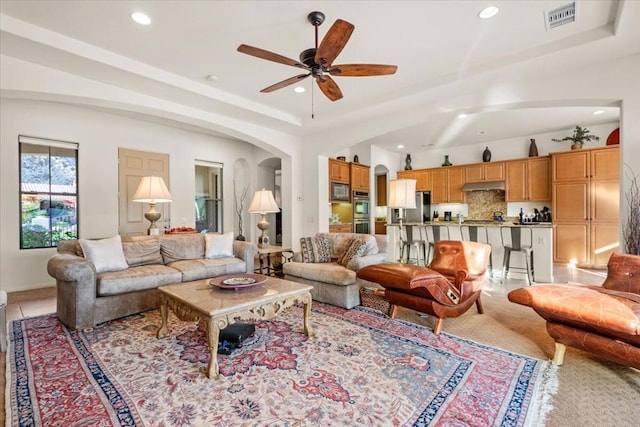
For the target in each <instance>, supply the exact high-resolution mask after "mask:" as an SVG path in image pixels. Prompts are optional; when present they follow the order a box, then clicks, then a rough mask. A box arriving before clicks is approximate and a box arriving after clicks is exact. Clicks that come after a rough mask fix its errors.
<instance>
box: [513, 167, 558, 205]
mask: <svg viewBox="0 0 640 427" xmlns="http://www.w3.org/2000/svg"><path fill="white" fill-rule="evenodd" d="M550 162H551V160H550V158H549V157H535V158H529V159H520V160H510V161H506V162H504V163H505V177H506V179H505V183H506V192H505V201H507V202H532V201H548V200H551V185H550V176H549V172H550Z"/></svg>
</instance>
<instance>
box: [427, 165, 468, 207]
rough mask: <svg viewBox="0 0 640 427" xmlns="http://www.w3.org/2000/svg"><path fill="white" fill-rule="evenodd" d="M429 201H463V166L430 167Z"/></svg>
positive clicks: (435, 202) (434, 202)
mask: <svg viewBox="0 0 640 427" xmlns="http://www.w3.org/2000/svg"><path fill="white" fill-rule="evenodd" d="M429 172H430V174H431V203H433V204H437V203H464V201H465V193H464V191H462V186H463V185H464V168H463V167H451V166H450V167H443V168H437V169H430V170H429Z"/></svg>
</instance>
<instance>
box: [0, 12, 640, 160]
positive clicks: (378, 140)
mask: <svg viewBox="0 0 640 427" xmlns="http://www.w3.org/2000/svg"><path fill="white" fill-rule="evenodd" d="M630 1H632V0H627V2H626V3H627V4H626V5H625V1H612V0H589V1H579V2H578V5H577V6H578V9H577V17H578V19H577V21H576V22H574V23H571V24H568V25H564V26H562V27H559V28H557V29H554V30H552V31H547V30H546V28H545V21H544V12H545V11H547V10H550V9H553V8H556V7H559V6H562V5H564V4H566V3H567V1H555V0H553V1H545V0H537V1H533V0H532V1H527V0H522V1H513V0H512V1H484V0H478V1H470V0H466V1H456V0H450V1H313V2H311V1H168V0H164V1H125V0H121V1H75V0H74V1H55V0H48V1H25V0H21V1H10V0H3V1H2V2H0V13H2V18H3V20H2V33H1V35H2V39H1V42H2V44H1V48H2V53H3V54H5V55H8V56H14V57H18V58H21V59H24V60H28V61H31V62H36V63H41V64H44V65H47V66H50V67H54V68H58V69H62V70H65V71H68V72H72V73H74V74H80V75H84V76H88V77H91V78H94V79H97V80H101V81H105V82H108V83H111V84H116V85H119V86H121V87H125V88H129V89H134V90H136V91H139V92H146V93H151V94H153V95H154V96H158V97H163V98H166V99H170V100H174V101H178V102H181V103H182V104H185V105H190V106H195V107H198V108H203V109H207V110H211V111H216V112H220V113H221V114H228V115H232V116H235V117H242V118H245V119H248V120H251V121H252V122H255V123H258V124H266V125H268V126H272V127H274V128H278V129H281V130H285V131H290V132H293V133H299V134H300V133H302V132H305V131H309V130H322V129H325V130H326V129H331V128H332V126H336V125H337V124H339V123H342V122H343V121H344V120H346V119H345V118H348V117H355V116H357V114H358V113H359V112H362V111H366V110H367V109H368V108H370V107H371V106H383V105H384V106H388V108H392V105H393V103H394V102H396V101H398V100H401V99H405V98H407V97H410V96H412V95H415V94H419V93H421V92H425V91H430V90H433V89H434V88H438V87H440V86H443V85H446V84H447V83H450V82H452V81H455V80H456V79H457V78H460V77H469V76H474V75H481V74H482V73H485V72H487V71H490V70H493V69H497V68H499V67H505V66H508V65H512V64H516V63H522V62H524V61H527V60H530V59H532V58H536V57H540V56H543V55H547V54H549V53H551V52H557V51H559V50H561V49H566V48H568V47H572V46H578V45H581V44H585V43H593V44H594V46H596V45H597V43H594V41H597V40H599V39H602V38H605V37H610V36H611V35H612V34H613V33H614V30H615V29H616V23H617V21H618V20H619V19H620V16H621V14H622V13H633V14H635V13H636V12H637V8H635V9H634V8H633V7H629V6H630V5H629V4H628V3H629V2H630ZM489 4H494V5H497V6H499V8H500V13H499V14H498V15H497V16H496V17H494V18H492V19H489V20H481V19H479V18H478V17H477V14H478V12H479V11H480V10H481V9H482V8H483V7H484V6H486V5H489ZM314 10H320V11H322V12H324V13H325V14H326V21H325V23H324V24H323V25H322V26H320V29H319V37H320V39H322V37H323V36H324V34H325V33H326V31H327V30H328V28H329V27H330V25H331V24H332V23H333V22H334V21H335V20H336V19H338V18H340V19H344V20H346V21H349V22H351V23H352V24H354V25H355V31H354V32H353V34H352V36H351V38H350V40H349V42H348V43H347V45H346V47H345V49H344V50H343V51H342V52H341V54H340V55H339V56H338V58H337V59H336V60H335V61H334V63H335V64H340V63H381V64H396V65H398V72H397V73H396V74H395V75H391V76H382V77H358V78H354V77H351V78H350V77H336V78H335V80H336V82H337V83H338V85H339V86H340V88H341V89H342V92H343V94H344V98H343V99H341V100H339V101H337V102H330V101H329V100H327V99H326V98H325V97H324V96H323V95H322V93H321V92H320V91H319V90H318V89H317V88H315V89H313V90H312V83H313V82H314V81H313V79H311V78H308V79H306V80H304V83H303V86H304V87H305V88H306V89H307V91H306V92H305V93H303V94H297V93H294V92H293V87H294V86H290V87H287V88H284V89H281V90H278V91H276V92H273V93H269V94H263V93H260V92H259V91H260V90H261V89H262V88H264V87H267V86H269V85H271V84H274V83H276V82H279V81H281V80H284V79H286V78H288V77H292V76H294V75H296V74H300V70H298V69H296V68H294V67H289V66H286V65H282V64H277V63H273V62H268V61H264V60H261V59H258V58H255V57H251V56H247V55H244V54H241V53H238V52H237V51H236V48H237V47H238V45H240V44H248V45H252V46H256V47H260V48H262V49H266V50H270V51H273V52H276V53H279V54H281V55H283V56H286V57H289V58H292V59H296V60H297V59H298V55H299V53H300V52H301V51H302V50H304V49H308V48H310V47H313V44H314V30H313V27H312V26H311V25H310V24H309V23H308V21H307V14H308V13H309V12H311V11H314ZM133 11H144V12H145V13H146V14H148V15H149V16H150V17H151V19H152V24H151V25H150V26H147V27H144V26H140V25H138V24H136V23H134V22H133V21H131V20H130V18H129V14H130V13H131V12H133ZM633 20H634V21H635V23H636V25H640V17H639V16H634V17H633ZM28 24H33V25H34V26H36V27H33V26H31V25H28ZM38 27H39V28H38ZM41 29H46V30H50V31H53V32H55V33H58V34H52V33H41V32H40V30H41ZM57 35H64V36H67V37H69V38H71V39H68V38H64V37H62V38H60V37H57ZM77 42H82V43H86V44H88V45H90V46H86V45H84V44H82V43H77ZM621 43H622V41H621ZM624 43H625V44H624V45H621V46H619V47H618V48H619V54H620V55H628V54H630V52H634V51H638V50H640V46H638V45H636V46H633V45H630V44H629V43H627V42H624ZM96 48H101V49H104V50H101V49H96ZM595 48H597V46H596V47H595ZM114 53H115V54H117V55H113V54H114ZM208 75H215V76H216V78H217V79H216V80H213V81H211V80H207V79H206V76H208ZM312 92H313V93H312ZM312 103H313V111H314V113H315V119H311V111H312V107H311V106H312ZM536 107H537V108H524V109H523V108H517V109H511V110H508V111H493V112H470V113H475V114H472V115H471V116H470V117H468V118H467V119H465V120H466V121H465V125H464V126H462V128H463V129H461V131H460V132H458V133H457V134H456V136H455V138H449V139H447V135H446V128H447V127H449V126H450V122H451V116H446V115H443V118H442V120H440V121H439V120H429V121H428V123H424V124H422V125H419V126H411V127H407V128H404V129H400V130H396V131H394V132H393V133H392V134H389V133H387V134H385V135H379V136H376V137H374V138H372V139H370V140H369V142H371V143H375V144H377V145H379V146H381V147H384V148H388V149H392V150H396V148H395V144H396V143H397V142H398V141H401V142H403V143H404V144H405V146H406V148H405V149H404V150H403V151H412V152H416V151H422V150H427V149H428V144H425V141H439V142H443V143H447V144H450V145H464V144H470V143H479V142H485V141H492V140H499V139H506V138H510V137H517V136H528V135H535V134H539V133H545V132H552V131H559V130H566V129H570V128H573V126H575V124H578V123H579V124H581V125H583V126H588V125H595V124H602V123H610V122H613V121H616V120H618V108H616V106H612V105H604V106H603V107H606V108H603V109H604V110H605V113H604V114H601V115H599V116H594V115H593V111H594V108H593V107H585V106H582V107H578V108H567V107H566V106H563V107H557V108H556V107H553V108H552V107H549V106H545V108H540V106H536ZM456 115H457V113H456ZM481 132H483V133H481ZM391 141H393V142H391Z"/></svg>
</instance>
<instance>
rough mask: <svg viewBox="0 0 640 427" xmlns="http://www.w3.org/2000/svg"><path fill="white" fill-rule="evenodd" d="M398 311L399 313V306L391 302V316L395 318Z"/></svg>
mask: <svg viewBox="0 0 640 427" xmlns="http://www.w3.org/2000/svg"><path fill="white" fill-rule="evenodd" d="M396 313H398V306H397V305H395V304H391V306H390V307H389V317H390V318H392V319H393V318H395V317H396Z"/></svg>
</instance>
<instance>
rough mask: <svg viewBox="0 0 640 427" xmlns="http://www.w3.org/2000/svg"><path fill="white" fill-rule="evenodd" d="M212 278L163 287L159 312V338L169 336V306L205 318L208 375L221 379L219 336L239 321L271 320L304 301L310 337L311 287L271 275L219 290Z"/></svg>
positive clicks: (188, 316) (186, 315)
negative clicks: (248, 285) (258, 281)
mask: <svg viewBox="0 0 640 427" xmlns="http://www.w3.org/2000/svg"><path fill="white" fill-rule="evenodd" d="M209 281H210V279H205V280H197V281H195V282H185V283H179V284H176V285H169V286H161V287H160V288H158V290H159V291H160V313H161V315H162V326H160V329H158V333H157V337H158V338H163V337H165V336H167V333H168V330H167V316H168V308H171V310H172V311H173V312H174V313H175V315H176V316H177V317H178V318H179V319H180V320H182V321H192V322H194V321H202V322H204V323H205V325H206V332H207V343H208V345H209V349H210V351H211V359H210V360H209V365H208V366H207V372H206V374H207V376H208V377H209V378H214V377H215V378H218V376H219V374H220V369H219V366H218V360H217V357H218V337H219V335H220V330H221V329H224V328H226V327H227V326H228V325H230V324H232V323H235V322H236V321H238V320H260V319H271V318H273V317H275V316H277V315H278V314H280V313H281V312H282V311H283V310H284V309H286V308H288V307H290V306H292V305H293V304H295V303H302V304H304V333H305V334H306V335H307V336H311V335H312V332H311V329H310V328H309V315H310V314H311V302H312V299H311V292H309V291H310V290H311V289H312V287H311V286H309V285H304V284H301V283H296V282H292V281H290V280H284V279H278V278H275V277H269V278H268V279H267V281H266V283H263V284H261V285H258V286H254V287H251V288H246V289H238V290H230V289H220V288H218V287H215V286H212V285H210V284H209Z"/></svg>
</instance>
